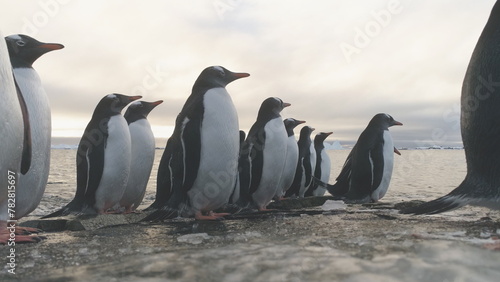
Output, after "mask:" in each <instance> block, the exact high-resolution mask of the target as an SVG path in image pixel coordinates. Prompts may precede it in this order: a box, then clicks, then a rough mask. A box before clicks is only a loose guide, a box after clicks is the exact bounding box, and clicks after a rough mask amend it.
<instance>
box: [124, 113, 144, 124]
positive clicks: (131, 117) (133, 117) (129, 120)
mask: <svg viewBox="0 0 500 282" xmlns="http://www.w3.org/2000/svg"><path fill="white" fill-rule="evenodd" d="M124 117H125V120H127V124H131V123H133V122H136V121H138V120H141V119H146V117H145V116H143V115H139V114H131V115H127V113H125V116H124Z"/></svg>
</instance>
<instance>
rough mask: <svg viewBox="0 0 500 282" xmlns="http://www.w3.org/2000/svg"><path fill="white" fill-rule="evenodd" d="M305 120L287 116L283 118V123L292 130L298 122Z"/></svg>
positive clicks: (301, 122)
mask: <svg viewBox="0 0 500 282" xmlns="http://www.w3.org/2000/svg"><path fill="white" fill-rule="evenodd" d="M305 122H306V121H305V120H297V119H294V118H287V119H285V120H283V123H284V124H285V128H286V129H287V130H288V129H291V130H293V129H294V128H295V127H297V126H298V125H299V124H303V123H305Z"/></svg>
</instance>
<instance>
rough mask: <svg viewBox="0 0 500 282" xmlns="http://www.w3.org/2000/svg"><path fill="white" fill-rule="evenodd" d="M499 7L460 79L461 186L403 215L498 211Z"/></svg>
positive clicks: (499, 175) (497, 4)
mask: <svg viewBox="0 0 500 282" xmlns="http://www.w3.org/2000/svg"><path fill="white" fill-rule="evenodd" d="M498 46H500V2H498V1H497V2H496V3H495V6H494V7H493V10H492V11H491V14H490V18H489V19H488V22H487V23H486V26H485V27H484V30H483V32H482V34H481V36H480V37H479V40H478V42H477V45H476V48H475V49H474V52H473V53H472V57H471V59H470V62H469V66H468V68H467V72H466V74H465V78H464V81H463V85H462V98H461V112H460V113H461V116H460V124H461V132H462V141H463V144H464V149H465V158H466V162H467V174H466V176H465V179H464V180H463V182H462V183H461V184H460V185H459V186H458V187H457V188H455V189H454V190H453V191H451V192H450V193H449V194H447V195H445V196H443V197H441V198H438V199H435V200H433V201H430V202H427V203H424V204H422V205H420V206H417V207H415V208H410V209H407V210H404V211H402V212H403V213H414V214H436V213H441V212H445V211H449V210H452V209H456V208H459V207H462V206H464V205H475V206H483V207H488V208H491V209H497V210H498V209H500V173H499V172H500V150H498V145H499V144H500V130H499V128H500V127H499V123H498V122H499V121H500V111H499V108H500V88H499V86H500V84H499V83H498V81H500V49H498Z"/></svg>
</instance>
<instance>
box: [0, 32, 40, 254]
mask: <svg viewBox="0 0 500 282" xmlns="http://www.w3.org/2000/svg"><path fill="white" fill-rule="evenodd" d="M1 36H2V35H1V34H0V37H1ZM0 99H1V100H2V101H1V103H0V113H2V114H1V115H0V124H1V125H2V126H0V144H1V146H0V244H8V242H9V239H10V231H8V230H7V220H9V219H12V218H10V216H9V209H8V205H9V204H11V205H12V204H15V192H16V188H17V187H16V186H17V180H18V179H19V174H20V172H19V170H20V168H21V156H22V150H23V135H24V132H23V128H24V125H23V116H22V112H21V107H20V101H19V99H18V96H17V91H16V87H15V84H14V78H13V76H12V67H11V64H10V60H9V53H8V51H7V47H6V45H5V42H0ZM24 108H26V107H24ZM13 214H14V213H13ZM15 240H16V242H21V241H24V242H36V241H37V240H36V239H35V237H31V236H25V235H16V238H15Z"/></svg>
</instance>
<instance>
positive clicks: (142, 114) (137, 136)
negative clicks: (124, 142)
mask: <svg viewBox="0 0 500 282" xmlns="http://www.w3.org/2000/svg"><path fill="white" fill-rule="evenodd" d="M161 103H163V101H162V100H159V101H156V102H151V103H149V102H144V101H137V102H133V103H132V104H130V106H129V107H128V108H127V111H126V112H125V115H124V117H125V120H126V121H127V123H128V128H129V130H130V138H131V146H132V147H131V148H132V150H131V152H132V162H131V164H130V175H129V179H128V182H127V188H125V192H124V193H123V196H122V199H121V200H120V203H119V205H120V207H122V208H125V213H130V212H132V211H134V210H136V209H137V207H138V206H139V205H140V204H141V202H142V199H143V198H144V194H145V193H146V187H147V185H148V181H149V175H150V174H151V169H152V168H153V162H154V157H155V147H156V146H155V137H154V135H153V131H152V130H151V125H150V124H149V122H148V120H147V117H148V114H149V113H150V112H151V111H152V110H153V109H154V108H155V107H156V106H158V105H160V104H161Z"/></svg>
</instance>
